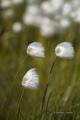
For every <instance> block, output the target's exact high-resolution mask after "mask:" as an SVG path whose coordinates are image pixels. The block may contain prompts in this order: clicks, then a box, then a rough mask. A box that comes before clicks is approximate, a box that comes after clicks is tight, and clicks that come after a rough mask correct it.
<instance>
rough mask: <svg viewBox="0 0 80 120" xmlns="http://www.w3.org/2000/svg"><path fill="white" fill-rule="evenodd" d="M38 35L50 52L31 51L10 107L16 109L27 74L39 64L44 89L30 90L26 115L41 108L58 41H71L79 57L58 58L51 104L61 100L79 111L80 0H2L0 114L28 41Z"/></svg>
mask: <svg viewBox="0 0 80 120" xmlns="http://www.w3.org/2000/svg"><path fill="white" fill-rule="evenodd" d="M35 41H36V42H41V43H42V45H43V46H44V48H45V55H46V57H45V59H39V58H33V57H30V56H28V57H27V59H26V60H25V62H24V63H23V65H22V67H21V69H20V71H19V73H18V75H17V78H16V82H15V85H14V88H13V91H12V95H11V100H10V104H9V111H10V112H12V111H15V108H16V105H17V102H18V99H19V96H20V93H21V88H22V86H21V81H22V78H23V76H24V75H25V73H26V72H27V70H29V69H30V68H33V67H35V68H37V70H38V74H39V78H40V89H39V90H34V91H31V90H25V93H24V96H23V99H22V103H21V109H22V114H23V116H25V117H26V116H28V115H30V114H31V112H32V110H34V109H35V110H38V109H39V107H40V105H41V102H42V97H43V94H44V90H45V87H46V84H47V80H48V77H49V71H50V68H51V65H52V63H53V61H54V60H55V57H56V56H55V47H56V45H57V44H59V43H61V42H64V41H67V42H71V43H72V44H73V46H74V49H75V57H74V59H72V60H65V59H58V60H57V62H56V64H55V66H54V69H53V72H52V74H51V84H50V88H49V89H50V90H51V89H52V96H51V99H50V104H49V110H51V111H53V110H54V109H55V107H54V104H55V105H56V110H58V111H60V110H61V111H62V110H64V109H65V110H67V111H75V114H76V115H77V116H78V115H79V107H80V106H79V105H80V94H79V91H80V1H79V0H47V1H45V0H0V116H2V115H3V113H4V109H5V105H6V102H7V98H8V96H9V93H10V90H11V85H12V83H13V80H14V77H15V75H16V73H17V70H18V68H19V66H20V65H21V64H22V62H23V60H24V58H25V56H27V53H26V49H27V46H28V45H29V44H30V43H32V42H35ZM75 106H77V107H75ZM73 107H74V109H73ZM76 111H77V113H76ZM10 114H11V113H10ZM11 115H12V114H11ZM9 117H10V115H9ZM78 117H79V116H78ZM79 118H80V117H79ZM8 119H10V118H8Z"/></svg>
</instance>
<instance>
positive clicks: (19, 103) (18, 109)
mask: <svg viewBox="0 0 80 120" xmlns="http://www.w3.org/2000/svg"><path fill="white" fill-rule="evenodd" d="M23 94H24V89H22V92H21V95H20V99H19V102H18V108H17V119H16V120H18V119H19V113H20V105H21V101H22V98H23Z"/></svg>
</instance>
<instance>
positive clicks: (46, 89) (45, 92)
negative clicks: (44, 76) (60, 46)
mask: <svg viewBox="0 0 80 120" xmlns="http://www.w3.org/2000/svg"><path fill="white" fill-rule="evenodd" d="M56 60H57V57H56V58H55V60H54V61H53V63H52V66H51V69H50V72H49V78H48V83H47V85H46V88H45V91H44V94H43V99H42V109H43V107H44V103H45V98H46V94H47V91H48V86H49V83H50V77H51V73H52V70H53V67H54V65H55V62H56Z"/></svg>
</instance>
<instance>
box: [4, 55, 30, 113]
mask: <svg viewBox="0 0 80 120" xmlns="http://www.w3.org/2000/svg"><path fill="white" fill-rule="evenodd" d="M27 57H28V55H27V56H26V57H25V58H24V60H23V62H22V64H21V65H20V67H19V69H18V71H17V73H16V75H15V78H14V80H13V83H12V86H11V90H10V93H9V97H8V100H7V104H6V109H5V110H6V111H5V112H6V113H7V110H8V106H9V103H10V99H11V94H12V90H13V87H14V84H15V81H16V78H17V75H18V73H19V71H20V69H21V67H22V65H23V63H24V62H25V60H26V58H27ZM5 115H6V114H5Z"/></svg>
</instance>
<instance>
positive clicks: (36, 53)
mask: <svg viewBox="0 0 80 120" xmlns="http://www.w3.org/2000/svg"><path fill="white" fill-rule="evenodd" d="M27 54H28V55H30V56H32V57H37V58H45V54H44V47H43V46H42V44H41V43H40V42H33V43H31V44H29V45H28V47H27Z"/></svg>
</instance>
